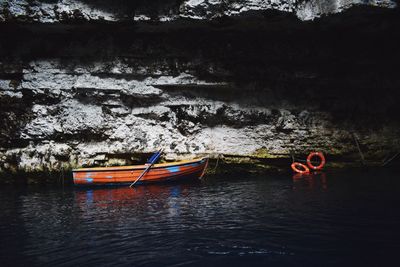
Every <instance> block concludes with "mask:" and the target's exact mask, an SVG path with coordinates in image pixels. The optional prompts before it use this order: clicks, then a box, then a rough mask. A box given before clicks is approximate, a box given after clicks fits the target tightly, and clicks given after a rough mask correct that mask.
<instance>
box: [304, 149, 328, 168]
mask: <svg viewBox="0 0 400 267" xmlns="http://www.w3.org/2000/svg"><path fill="white" fill-rule="evenodd" d="M313 157H318V158H319V160H320V161H321V162H320V163H319V165H318V166H314V165H312V163H311V159H312V158H313ZM307 165H308V167H310V169H312V170H322V168H323V167H324V166H325V156H324V154H322V152H311V153H310V155H308V157H307Z"/></svg>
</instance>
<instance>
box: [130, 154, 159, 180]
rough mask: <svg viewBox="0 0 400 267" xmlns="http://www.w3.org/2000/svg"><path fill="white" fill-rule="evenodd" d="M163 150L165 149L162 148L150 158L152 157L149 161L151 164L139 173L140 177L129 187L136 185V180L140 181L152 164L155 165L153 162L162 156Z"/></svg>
mask: <svg viewBox="0 0 400 267" xmlns="http://www.w3.org/2000/svg"><path fill="white" fill-rule="evenodd" d="M162 151H163V149H160V150H159V151H158V152H157V153H156V154H155V155H153V156H151V158H150V159H152V160H151V162H150V163H149V165H148V166H147V167H146V168H145V169H144V171H143V172H142V173H141V174H140V175H139V177H138V178H137V179H136V180H135V181H134V182H133V183H132V184H131V185H130V186H129V187H132V186H134V185H135V184H136V182H137V181H139V180H140V179H141V178H142V177H143V176H144V175H145V174H146V172H147V171H148V170H149V169H150V168H151V166H153V164H154V163H155V162H156V161H157V159H158V158H159V157H160V156H161V153H162Z"/></svg>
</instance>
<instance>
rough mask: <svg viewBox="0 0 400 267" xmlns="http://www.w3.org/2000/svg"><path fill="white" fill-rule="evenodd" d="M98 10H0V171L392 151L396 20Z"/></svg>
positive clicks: (298, 6)
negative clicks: (151, 157)
mask: <svg viewBox="0 0 400 267" xmlns="http://www.w3.org/2000/svg"><path fill="white" fill-rule="evenodd" d="M110 3H111V1H67V0H65V1H40V2H39V1H3V3H2V4H1V5H2V7H3V9H2V10H1V12H0V19H1V20H3V23H1V24H0V32H1V34H2V36H7V37H6V38H1V40H0V105H1V107H0V115H1V117H0V126H1V127H0V169H1V171H9V170H14V171H15V170H25V171H30V170H54V169H59V168H61V167H63V168H70V167H75V166H82V165H93V164H129V163H132V162H134V161H135V160H138V158H137V157H140V156H143V155H144V156H146V155H147V154H146V153H150V152H151V151H154V150H157V149H158V148H160V147H164V148H165V152H166V159H171V160H172V159H178V158H183V157H193V156H196V155H203V154H211V155H216V154H225V155H241V156H245V155H253V156H260V157H288V155H289V153H290V152H291V151H294V152H296V153H300V154H304V153H308V152H309V151H310V150H322V151H324V152H325V153H327V154H328V155H330V156H331V157H332V156H337V157H353V158H354V157H358V150H357V147H356V144H355V139H357V140H358V142H359V143H360V146H361V149H362V150H363V152H364V154H365V156H366V158H367V159H369V160H374V161H379V160H382V159H384V157H385V156H389V155H391V154H392V153H395V152H397V151H398V150H399V148H400V127H399V121H398V118H397V116H398V114H399V107H398V102H399V100H400V97H399V93H398V92H397V91H398V88H399V87H400V79H399V78H398V74H397V70H398V69H399V68H398V67H399V59H400V53H399V51H398V47H399V44H400V43H399V41H398V40H397V38H396V35H397V34H398V29H399V26H400V25H399V24H400V23H399V21H400V20H399V16H398V15H399V14H398V10H397V9H396V8H395V9H377V8H366V7H358V8H353V9H351V10H350V11H347V12H345V13H344V14H338V15H331V16H329V17H324V18H322V19H319V20H316V21H314V22H301V21H300V20H298V19H297V18H295V17H294V16H293V15H292V14H291V13H294V14H296V16H297V17H298V18H300V19H301V20H309V19H314V18H316V17H319V16H321V15H322V14H329V13H337V12H339V11H341V10H343V9H346V8H347V7H350V6H351V5H353V4H358V3H360V2H358V1H318V2H315V1H314V2H312V1H305V2H296V1H293V2H291V1H288V2H286V1H270V2H265V1H164V2H162V3H161V2H158V1H156V2H154V3H153V4H152V5H145V4H143V3H141V2H140V1H133V2H129V3H130V4H128V3H127V2H124V1H112V4H110ZM132 3H134V4H132ZM368 3H369V4H372V5H382V6H387V7H394V6H395V4H394V2H392V1H379V2H378V1H377V2H371V1H370V2H368ZM108 4H109V5H108ZM363 4H365V2H363ZM317 7H318V8H317ZM266 9H273V10H279V11H287V12H288V13H285V12H283V13H270V12H267V13H265V11H263V10H266ZM252 10H253V11H257V12H255V13H251V12H250V11H252ZM261 11H262V12H261ZM249 12H250V13H249ZM366 16H368V17H366ZM147 17H148V18H149V19H147ZM139 18H142V20H143V21H140V19H139ZM188 18H190V19H188ZM132 20H133V22H132Z"/></svg>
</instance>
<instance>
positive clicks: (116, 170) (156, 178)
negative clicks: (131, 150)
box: [72, 158, 208, 185]
mask: <svg viewBox="0 0 400 267" xmlns="http://www.w3.org/2000/svg"><path fill="white" fill-rule="evenodd" d="M207 165H208V158H202V159H194V160H186V161H179V162H173V163H161V164H154V165H153V166H151V168H150V169H149V170H148V171H147V172H146V173H145V174H144V176H143V177H142V178H141V179H140V180H139V181H138V182H137V184H145V183H153V182H168V181H179V180H186V179H196V178H197V179H200V178H202V177H203V175H204V173H205V171H206V168H207ZM147 167H148V165H147V164H145V165H135V166H118V167H98V168H81V169H74V170H72V173H73V177H74V184H76V185H119V184H131V183H132V182H134V181H135V180H136V179H137V178H138V177H139V176H140V175H141V174H142V173H143V171H144V170H145V169H146V168H147Z"/></svg>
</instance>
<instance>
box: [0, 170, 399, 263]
mask: <svg viewBox="0 0 400 267" xmlns="http://www.w3.org/2000/svg"><path fill="white" fill-rule="evenodd" d="M399 179H400V176H399V175H398V173H396V172H387V171H386V172H382V171H368V172H367V171H360V172H352V173H326V174H325V176H321V175H319V176H315V177H312V178H298V179H293V178H292V176H279V177H278V176H265V177H257V178H248V177H237V178H230V179H227V178H225V179H213V180H212V181H206V182H204V183H191V184H181V185H177V184H175V185H159V186H157V185H152V186H141V187H137V189H136V190H131V189H129V188H126V187H125V188H111V189H105V188H102V189H77V188H71V187H68V188H64V189H63V188H51V187H47V188H24V189H21V188H19V189H18V188H15V187H3V188H2V189H0V208H1V210H0V238H1V243H0V265H1V266H11V265H13V266H15V265H26V266H77V265H80V266H111V265H118V266H121V265H122V266H267V265H269V266H359V265H363V266H383V265H385V264H391V265H392V266H393V265H398V264H399V260H398V255H399V253H400V250H399V249H400V241H399V238H400V229H399V227H400V209H399V204H400V181H399Z"/></svg>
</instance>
